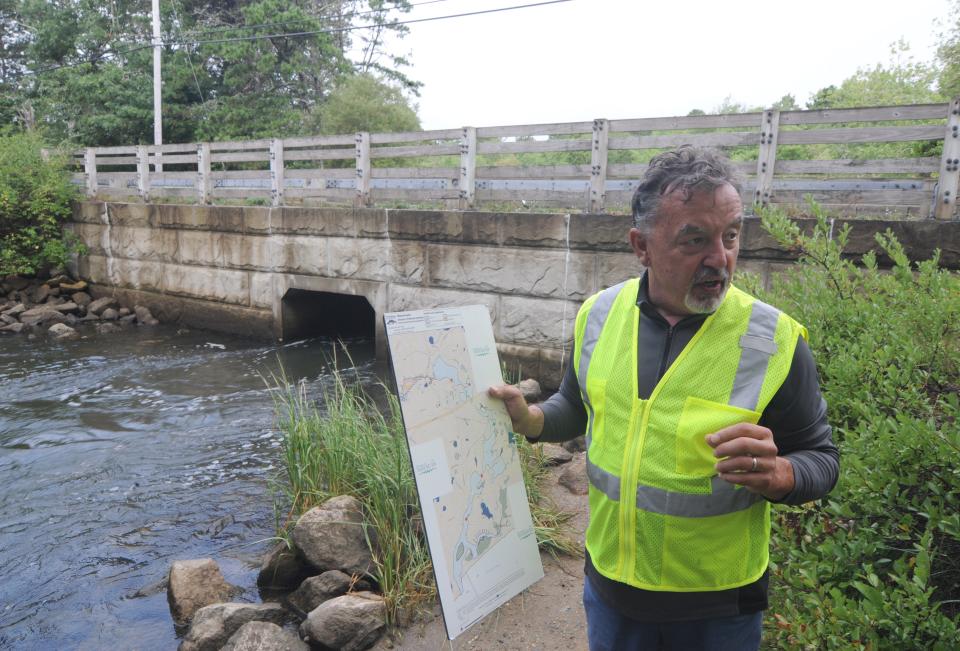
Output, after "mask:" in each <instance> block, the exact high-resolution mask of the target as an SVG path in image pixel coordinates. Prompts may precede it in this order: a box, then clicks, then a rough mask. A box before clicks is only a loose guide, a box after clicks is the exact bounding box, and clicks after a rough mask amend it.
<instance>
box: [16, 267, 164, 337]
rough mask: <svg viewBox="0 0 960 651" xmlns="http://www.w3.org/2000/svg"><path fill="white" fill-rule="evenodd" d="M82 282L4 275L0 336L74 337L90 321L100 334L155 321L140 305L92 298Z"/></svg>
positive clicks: (62, 277)
mask: <svg viewBox="0 0 960 651" xmlns="http://www.w3.org/2000/svg"><path fill="white" fill-rule="evenodd" d="M87 290H88V287H87V283H86V281H83V280H75V279H73V278H70V277H69V276H67V275H62V274H61V275H54V276H52V277H50V278H48V279H45V280H41V279H38V278H24V277H22V276H8V277H6V278H4V279H2V280H0V335H5V334H20V333H46V334H47V335H49V336H50V337H52V338H54V339H56V340H67V339H78V338H79V337H80V333H79V332H78V328H79V327H80V326H82V325H87V324H90V325H92V326H93V327H94V328H95V329H96V331H97V332H98V333H100V334H106V333H109V332H114V331H117V330H120V328H121V327H123V326H129V325H146V326H152V325H157V323H159V322H158V321H157V320H156V319H155V318H154V317H153V315H152V314H150V310H149V309H147V308H146V307H144V306H142V305H135V306H133V308H132V309H131V308H130V307H125V306H122V305H120V303H119V301H117V299H115V298H112V297H109V296H105V297H103V298H97V299H94V298H93V297H92V296H91V295H90V294H89V293H88V291H87Z"/></svg>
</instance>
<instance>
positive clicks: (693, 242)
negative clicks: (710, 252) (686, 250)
mask: <svg viewBox="0 0 960 651" xmlns="http://www.w3.org/2000/svg"><path fill="white" fill-rule="evenodd" d="M703 242H704V238H702V237H691V238H690V239H689V240H687V246H700V245H701V244H703Z"/></svg>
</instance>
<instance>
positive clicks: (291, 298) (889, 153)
mask: <svg viewBox="0 0 960 651" xmlns="http://www.w3.org/2000/svg"><path fill="white" fill-rule="evenodd" d="M687 142H689V143H693V144H699V145H706V146H714V147H721V148H723V149H725V150H726V151H727V152H728V153H729V154H730V155H731V158H732V159H733V160H734V164H735V165H736V166H737V167H738V169H739V170H740V171H741V173H743V175H744V177H745V187H744V198H745V200H746V203H747V204H748V206H752V207H754V208H756V207H760V206H779V207H781V208H783V209H786V210H788V211H794V212H802V204H803V201H804V197H805V196H808V195H809V196H812V197H813V198H814V199H816V200H817V201H819V202H820V203H821V204H823V205H824V206H825V207H826V208H827V209H828V210H829V211H830V213H831V214H834V215H837V216H838V218H840V219H841V220H849V223H850V224H851V225H852V227H853V233H852V241H851V248H852V251H851V252H852V253H863V252H866V251H867V250H869V249H871V248H872V247H873V246H874V239H873V235H874V234H875V233H876V232H882V231H885V230H886V229H887V228H892V229H893V230H894V231H895V233H896V234H897V235H898V237H899V238H900V239H901V241H902V242H903V243H904V244H905V246H906V247H907V249H908V251H909V253H910V255H911V256H912V257H914V258H915V259H925V258H928V257H929V256H930V255H932V253H933V251H934V249H935V248H940V249H942V251H943V256H942V260H943V263H944V264H945V265H947V266H950V267H952V268H960V221H958V219H957V211H956V199H957V193H958V190H960V99H958V100H954V101H951V102H949V103H943V104H923V105H909V106H888V107H865V108H851V109H836V110H833V109H831V110H818V111H777V110H772V109H771V110H767V111H762V112H756V113H743V114H734V115H702V116H686V117H668V118H641V119H633V120H606V119H598V120H594V121H592V122H575V123H559V124H537V125H515V126H499V127H480V128H474V127H464V128H461V129H449V130H434V131H420V132H410V133H388V134H369V133H357V134H346V135H337V136H316V137H306V138H299V137H298V138H285V139H272V140H255V141H236V142H218V143H189V144H171V145H162V146H129V147H104V148H89V149H85V150H81V151H78V152H74V156H75V161H76V164H77V169H78V172H77V174H76V175H75V182H76V183H78V184H80V185H82V186H83V187H84V188H85V189H86V194H87V199H86V200H85V201H82V202H80V203H78V204H77V207H76V210H75V219H74V223H73V224H72V226H71V228H72V229H73V230H74V231H75V232H76V233H77V234H78V235H79V237H80V239H81V241H82V242H83V243H84V244H85V245H86V247H87V253H86V254H85V255H84V256H81V257H80V259H79V262H78V271H79V273H80V275H81V276H82V277H84V278H86V279H88V280H89V281H91V282H92V283H93V284H94V290H95V291H97V292H109V293H113V294H115V295H119V296H120V297H121V299H123V300H125V301H126V302H129V303H142V304H146V305H148V306H149V307H150V308H151V310H153V311H154V313H155V314H157V315H158V316H159V317H160V318H161V319H162V320H165V321H181V322H184V323H186V324H189V325H192V326H196V327H204V328H211V329H215V330H224V331H229V332H235V333H241V334H249V335H255V336H266V337H276V338H281V339H289V338H293V337H301V336H306V335H320V334H326V335H339V336H346V335H357V334H364V335H370V336H373V337H375V338H376V341H377V346H378V350H379V351H381V352H382V351H383V348H384V345H385V338H384V333H383V325H382V315H383V314H384V313H385V312H390V311H399V310H407V309H419V308H428V307H435V306H441V305H463V304H476V303H479V304H483V305H486V306H487V307H488V308H489V309H490V312H491V315H492V317H493V321H494V328H495V334H496V336H497V341H498V342H499V346H500V352H501V355H502V356H503V357H504V358H505V359H506V360H507V362H508V364H510V365H511V366H513V367H518V366H519V367H520V368H522V370H523V373H524V374H528V375H532V376H535V377H538V378H540V379H541V381H542V382H544V383H545V384H546V385H547V386H556V384H557V383H558V382H559V378H560V376H561V369H562V368H563V366H564V362H565V359H564V354H565V352H564V351H565V350H566V349H567V347H568V345H569V342H570V341H571V339H572V336H573V322H574V317H575V315H576V312H577V308H578V306H579V304H580V302H581V301H582V300H583V299H584V298H586V297H587V296H589V295H590V294H592V293H593V292H595V291H597V290H599V289H601V288H603V287H605V286H608V285H611V284H614V283H616V282H619V281H620V280H623V279H624V278H627V277H629V276H632V275H635V274H638V273H639V272H640V271H641V270H640V268H639V266H638V263H637V260H636V258H635V257H634V256H633V254H632V252H631V251H630V249H629V247H628V245H627V241H626V233H627V230H628V229H629V227H630V218H629V217H628V216H626V213H628V212H629V211H628V209H627V205H628V203H629V198H630V196H631V194H632V192H633V189H634V188H635V186H636V180H637V179H638V178H639V177H640V176H641V175H642V174H643V172H644V170H645V169H646V161H648V160H649V159H650V157H651V156H652V155H653V154H655V153H656V152H657V151H660V150H662V149H664V148H668V147H672V146H676V145H679V144H682V143H687ZM171 200H173V201H178V202H180V203H178V204H172V203H169V202H170V201H171ZM231 202H232V203H234V204H236V203H240V204H243V205H232V206H231V205H223V204H228V203H231ZM251 204H260V205H251ZM483 209H486V210H485V211H484V210H483ZM791 260H792V258H791V253H790V252H789V251H784V250H781V249H779V248H778V247H777V246H776V245H775V244H774V243H773V242H772V241H771V240H770V238H769V237H767V236H766V235H765V234H764V233H763V232H762V229H761V228H760V227H759V220H757V219H756V218H748V219H747V223H746V228H745V231H744V233H743V240H742V252H741V263H740V268H741V269H746V270H748V271H753V272H755V273H758V274H760V275H761V277H763V278H764V279H765V281H769V278H770V277H771V275H772V274H775V273H777V272H778V271H779V270H781V269H782V268H783V267H784V265H788V264H790V263H791Z"/></svg>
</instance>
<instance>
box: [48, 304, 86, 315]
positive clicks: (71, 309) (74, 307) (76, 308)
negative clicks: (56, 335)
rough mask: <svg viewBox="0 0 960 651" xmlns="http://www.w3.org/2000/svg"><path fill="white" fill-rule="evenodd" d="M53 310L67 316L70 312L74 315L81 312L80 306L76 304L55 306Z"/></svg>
mask: <svg viewBox="0 0 960 651" xmlns="http://www.w3.org/2000/svg"><path fill="white" fill-rule="evenodd" d="M53 309H55V310H56V311H57V312H62V313H64V314H66V313H68V312H70V313H73V312H77V311H79V309H80V306H79V305H77V304H76V303H73V302H69V303H61V304H60V305H54V306H53Z"/></svg>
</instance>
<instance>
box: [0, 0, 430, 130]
mask: <svg viewBox="0 0 960 651" xmlns="http://www.w3.org/2000/svg"><path fill="white" fill-rule="evenodd" d="M410 6H411V5H410V3H409V2H407V0H396V1H388V0H365V1H360V0H333V1H332V2H331V1H330V0H230V1H229V2H213V1H212V0H173V1H172V2H164V3H163V4H162V6H161V8H162V12H163V13H162V16H161V23H162V39H163V43H164V46H163V112H164V114H163V118H164V140H165V141H167V142H189V141H196V140H221V139H233V138H249V137H265V136H278V135H292V134H297V133H302V132H303V131H304V129H305V126H304V117H306V116H309V115H311V114H313V113H315V111H316V110H317V108H318V107H319V106H320V105H321V104H323V102H324V101H326V98H327V97H328V96H329V95H330V93H331V92H332V91H333V89H334V87H335V86H336V85H337V83H338V81H339V80H340V79H341V78H342V77H346V76H350V75H352V74H354V73H355V72H356V71H357V70H361V71H379V73H378V74H381V75H383V76H385V77H387V78H389V79H392V80H394V81H395V82H397V83H400V84H402V85H403V86H404V87H405V88H407V89H410V90H413V91H414V92H415V90H416V87H417V84H416V82H413V81H412V80H410V79H409V78H407V77H406V76H405V75H404V74H403V72H402V71H401V70H400V67H402V66H405V65H406V64H407V62H406V60H405V59H404V58H403V57H399V56H392V55H390V54H389V53H387V51H386V48H385V46H384V42H385V36H386V35H387V34H389V33H393V34H396V35H399V36H402V35H403V34H404V33H405V30H406V28H405V26H403V25H400V24H398V23H399V20H398V17H399V15H400V14H402V13H403V12H405V11H409V10H410ZM9 16H14V17H15V18H16V20H18V21H20V22H24V23H26V24H29V25H30V30H29V31H23V30H21V32H22V36H21V37H18V38H20V40H16V39H13V38H12V37H11V38H7V35H8V34H11V33H13V32H12V31H11V30H13V29H19V28H16V25H17V24H19V22H18V23H14V22H13V19H10V18H9ZM366 25H373V26H374V27H372V28H371V29H365V28H364V29H356V31H353V28H360V27H363V26H366ZM348 28H350V29H348ZM18 33H20V32H18ZM354 35H357V36H356V37H355V36H354ZM0 36H4V40H3V42H2V43H3V46H4V50H3V52H2V54H3V58H2V59H0V89H3V90H5V91H7V90H9V91H10V92H4V93H3V96H2V99H0V120H3V122H0V124H4V123H6V124H9V123H10V122H11V121H12V120H13V119H14V113H15V109H16V107H18V106H22V105H24V104H25V103H28V104H29V105H30V106H32V108H33V111H34V114H35V115H36V120H37V121H38V122H39V123H40V124H41V125H43V126H44V127H45V129H46V132H47V135H48V137H49V138H51V139H53V140H56V141H62V140H69V141H72V142H74V143H76V144H80V145H94V146H96V145H116V144H135V143H149V142H152V140H153V136H152V134H153V103H152V83H153V82H152V52H151V49H152V47H151V18H150V15H149V3H144V2H143V1H142V0H136V1H134V0H114V1H113V2H111V3H107V4H103V3H98V2H94V1H93V0H61V1H59V2H48V1H47V0H0ZM355 38H359V39H360V42H359V45H361V46H362V47H361V48H360V54H359V55H358V57H357V60H356V61H354V60H352V58H351V57H352V55H353V53H355V52H356V51H357V48H356V47H355V45H357V43H355ZM8 42H9V43H12V44H17V45H18V47H19V48H20V50H19V54H18V53H13V52H11V53H8V52H7V50H8V49H9V48H8V47H7V43H8ZM18 56H19V58H18ZM4 70H10V71H22V72H23V73H26V72H28V71H29V72H32V73H33V74H19V76H17V75H12V74H8V75H7V77H10V81H8V80H7V78H5V77H4V76H3V74H4ZM4 84H7V85H6V86H5V85H4Z"/></svg>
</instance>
